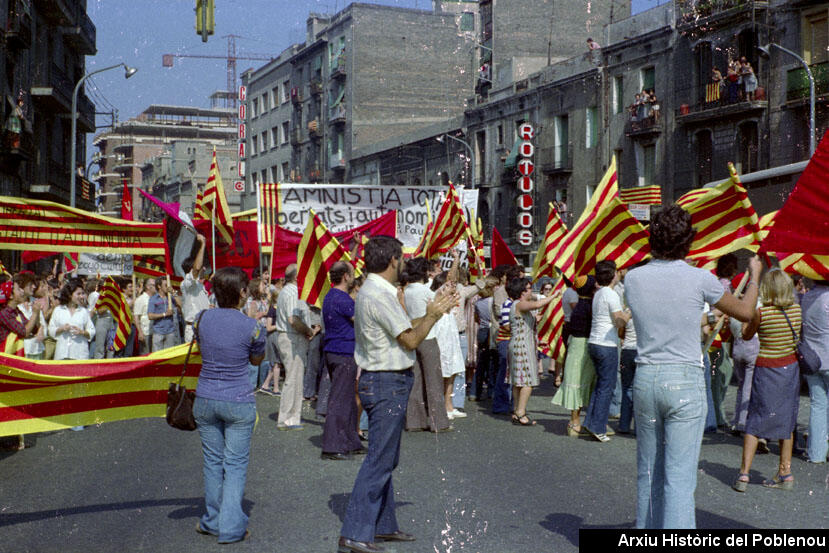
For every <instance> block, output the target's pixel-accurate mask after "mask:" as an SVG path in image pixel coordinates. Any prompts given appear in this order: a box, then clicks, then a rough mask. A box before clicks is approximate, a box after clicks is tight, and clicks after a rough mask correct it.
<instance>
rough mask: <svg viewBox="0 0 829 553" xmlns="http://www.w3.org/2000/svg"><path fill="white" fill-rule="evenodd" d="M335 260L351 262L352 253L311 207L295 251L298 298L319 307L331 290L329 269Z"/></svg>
mask: <svg viewBox="0 0 829 553" xmlns="http://www.w3.org/2000/svg"><path fill="white" fill-rule="evenodd" d="M337 261H348V262H349V263H351V256H350V255H349V254H348V251H347V250H346V249H345V248H344V247H343V246H342V244H340V243H339V241H338V240H337V239H336V238H335V237H334V235H333V234H331V233H330V232H329V231H328V228H326V226H325V225H324V224H323V222H322V221H321V220H320V218H319V216H318V215H317V214H316V213H315V212H314V210H313V209H312V210H311V217H309V218H308V224H307V225H305V232H304V233H303V235H302V241H301V242H300V243H299V251H298V253H297V285H298V287H299V299H301V300H304V301H305V302H306V303H307V304H308V305H316V306H317V307H322V300H323V298H324V297H325V294H327V293H328V291H329V290H330V289H331V280H330V279H329V278H328V271H329V269H331V266H332V265H333V264H334V263H336V262H337ZM355 274H356V273H355Z"/></svg>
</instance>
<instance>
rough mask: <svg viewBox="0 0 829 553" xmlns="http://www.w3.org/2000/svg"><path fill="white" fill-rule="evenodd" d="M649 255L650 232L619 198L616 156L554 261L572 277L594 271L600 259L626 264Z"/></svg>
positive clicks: (554, 254)
mask: <svg viewBox="0 0 829 553" xmlns="http://www.w3.org/2000/svg"><path fill="white" fill-rule="evenodd" d="M648 255H650V245H649V244H648V232H647V231H646V230H645V227H643V226H642V224H641V223H640V222H639V221H637V220H636V218H635V217H634V216H633V214H631V212H630V211H629V210H628V208H627V206H625V204H623V203H622V202H621V201H620V200H619V197H618V187H617V184H616V158H615V157H613V158H612V160H611V162H610V167H608V169H607V172H606V173H605V175H604V177H602V180H601V182H599V185H598V186H597V187H596V190H595V192H593V195H592V196H591V197H590V201H589V202H588V203H587V207H586V208H585V209H584V211H583V212H582V214H581V216H580V217H579V220H578V221H577V222H576V224H575V225H573V228H572V229H570V232H568V233H567V234H566V235H565V236H564V238H563V239H562V240H561V241H560V242H559V246H558V247H557V248H556V250H555V252H554V253H553V264H554V265H555V266H556V267H557V268H558V269H559V270H560V271H561V272H562V273H564V275H565V276H567V278H569V279H571V280H572V279H573V278H575V277H576V276H579V275H586V274H588V273H589V272H590V271H592V270H593V267H594V266H595V265H596V262H597V261H601V260H605V259H609V260H612V261H615V262H616V266H617V267H626V266H629V265H633V264H634V263H638V262H639V261H641V260H643V259H645V258H646V257H647V256H648Z"/></svg>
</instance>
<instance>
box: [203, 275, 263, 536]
mask: <svg viewBox="0 0 829 553" xmlns="http://www.w3.org/2000/svg"><path fill="white" fill-rule="evenodd" d="M212 282H213V290H212V291H213V294H214V295H215V298H216V302H217V303H218V308H217V309H210V310H208V311H206V312H204V314H203V315H202V316H201V319H200V320H199V324H198V326H197V327H196V329H195V332H196V340H197V341H198V343H199V349H200V351H201V356H202V369H201V373H200V374H199V382H198V386H197V388H196V399H195V401H194V403H193V416H194V418H195V420H196V426H197V428H198V431H199V436H200V437H201V442H202V453H203V455H204V503H205V509H206V511H207V512H206V513H205V514H204V515H203V516H202V517H201V520H200V521H199V523H198V524H197V525H196V531H197V532H198V533H200V534H206V535H213V536H217V537H218V538H219V543H234V542H238V541H242V540H244V539H245V538H247V537H248V535H249V532H248V531H247V524H248V516H247V515H246V514H245V513H244V512H243V511H242V498H243V497H244V494H245V481H246V479H247V470H248V461H249V459H250V441H251V436H252V434H253V426H254V423H255V422H256V403H255V399H254V395H253V394H254V385H253V384H252V383H251V380H250V376H249V364H253V365H258V364H259V363H261V362H262V359H263V358H264V356H265V332H263V331H262V328H261V327H260V326H259V325H258V324H257V323H256V321H254V320H253V319H252V318H250V317H248V316H247V315H245V314H244V313H242V311H241V308H242V306H244V304H245V301H246V299H247V286H248V277H247V275H246V274H245V273H244V271H242V270H241V269H239V268H238V267H224V268H222V269H219V270H218V271H217V272H216V275H215V276H214V277H213V280H212Z"/></svg>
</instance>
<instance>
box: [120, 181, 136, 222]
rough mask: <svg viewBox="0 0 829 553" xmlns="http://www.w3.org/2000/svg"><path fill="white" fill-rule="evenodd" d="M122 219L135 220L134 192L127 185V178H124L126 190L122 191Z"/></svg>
mask: <svg viewBox="0 0 829 553" xmlns="http://www.w3.org/2000/svg"><path fill="white" fill-rule="evenodd" d="M121 219H126V220H127V221H133V220H134V219H133V216H132V193H130V187H129V186H127V179H124V191H123V192H122V193H121Z"/></svg>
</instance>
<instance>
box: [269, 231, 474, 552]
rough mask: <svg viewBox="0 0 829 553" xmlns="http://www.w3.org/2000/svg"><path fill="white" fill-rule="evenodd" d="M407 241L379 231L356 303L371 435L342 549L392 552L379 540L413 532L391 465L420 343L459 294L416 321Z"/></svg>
mask: <svg viewBox="0 0 829 553" xmlns="http://www.w3.org/2000/svg"><path fill="white" fill-rule="evenodd" d="M401 246H402V244H401V243H400V241H399V240H397V239H395V238H392V237H390V236H373V237H372V238H371V239H370V240H369V241H368V243H367V244H366V245H365V262H366V270H367V271H368V273H369V275H368V278H367V279H366V282H365V284H363V286H362V287H361V288H360V292H359V293H358V294H357V301H356V304H355V308H354V337H355V348H354V358H355V361H357V365H358V366H359V367H360V368H362V371H363V372H362V375H361V376H360V384H359V393H360V400H361V401H362V404H363V408H364V409H365V410H366V413H367V414H368V425H369V426H368V431H369V436H370V439H369V442H368V454H367V455H366V458H365V461H363V465H362V466H361V467H360V472H359V473H358V474H357V479H356V481H355V482H354V489H353V490H352V492H351V496H350V498H349V501H348V507H347V508H346V512H345V519H344V520H343V527H342V530H341V531H340V539H339V542H338V544H337V545H338V551H351V552H356V553H366V552H368V553H371V552H376V551H386V550H385V549H384V548H383V547H381V546H379V545H377V544H376V543H375V542H376V541H377V540H383V541H414V539H415V538H414V536H412V535H411V534H407V533H405V532H401V531H400V529H399V527H398V525H397V518H396V516H395V512H394V511H395V506H394V487H393V485H392V481H391V478H392V472H393V471H394V469H395V467H396V466H397V462H398V460H399V458H400V438H401V435H402V433H403V425H404V421H405V415H406V404H407V403H408V397H409V392H410V390H411V389H412V383H413V382H414V375H413V374H412V366H413V365H414V363H415V354H414V350H415V348H417V346H418V344H420V343H421V342H422V341H423V340H424V339H425V338H426V335H427V334H428V333H429V331H430V330H431V328H432V326H433V325H434V324H435V323H436V322H437V321H438V319H440V317H441V316H442V315H443V314H444V313H446V312H448V311H449V309H450V308H451V307H452V306H453V305H455V303H457V301H458V296H457V294H449V293H447V294H439V295H438V296H437V297H436V298H435V299H434V301H430V302H428V303H427V306H426V312H425V314H424V315H423V316H422V317H420V318H418V319H415V320H412V321H410V320H409V317H408V315H407V313H406V311H404V310H403V307H402V306H401V305H400V302H399V301H398V297H397V288H396V286H395V285H396V284H397V282H398V280H399V278H400V273H401V272H402V268H403V250H402V247H401ZM424 273H425V271H424ZM424 277H425V274H424ZM282 293H284V291H283V292H282ZM283 397H284V396H283Z"/></svg>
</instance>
